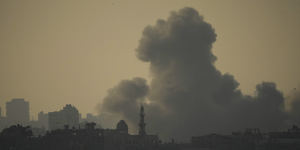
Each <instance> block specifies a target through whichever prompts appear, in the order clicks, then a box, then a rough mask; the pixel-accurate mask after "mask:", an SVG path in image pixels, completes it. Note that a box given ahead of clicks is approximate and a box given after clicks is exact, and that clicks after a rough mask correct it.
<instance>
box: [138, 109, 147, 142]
mask: <svg viewBox="0 0 300 150" xmlns="http://www.w3.org/2000/svg"><path fill="white" fill-rule="evenodd" d="M145 128H146V123H145V112H144V106H143V105H142V106H141V110H140V123H139V135H142V136H143V135H146V129H145Z"/></svg>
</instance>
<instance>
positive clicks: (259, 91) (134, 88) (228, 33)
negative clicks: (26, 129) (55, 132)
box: [0, 0, 300, 140]
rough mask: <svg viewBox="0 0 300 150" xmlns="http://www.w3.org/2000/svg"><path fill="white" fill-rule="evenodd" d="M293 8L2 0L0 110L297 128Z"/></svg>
mask: <svg viewBox="0 0 300 150" xmlns="http://www.w3.org/2000/svg"><path fill="white" fill-rule="evenodd" d="M158 6H159V7H158ZM154 10H155V11H154ZM299 15H300V2H299V1H296V0H288V1H280V0H275V1H273V2H272V3H270V2H269V1H267V0H263V1H259V0H255V1H247V0H243V1H239V0H228V1H221V0H220V1H213V2H212V1H209V0H202V1H198V0H172V1H171V0H166V1H164V2H160V1H158V0H154V1H147V2H141V1H138V0H132V1H128V2H124V1H119V0H101V1H88V2H82V1H76V0H75V1H68V0H66V1H58V0H57V1H55V0H54V1H51V2H41V1H38V0H32V1H28V2H23V1H22V2H17V1H14V0H12V1H1V2H0V20H2V21H3V24H0V33H2V34H0V74H1V77H0V83H1V84H0V106H1V107H2V109H3V110H2V112H8V113H7V116H8V120H9V118H13V117H12V116H13V115H11V114H17V115H16V116H19V117H20V118H19V119H18V120H25V122H27V121H29V122H30V124H32V125H34V126H39V127H40V126H46V122H47V120H48V124H47V126H48V128H51V129H57V128H61V127H62V126H63V125H64V124H68V125H71V126H74V125H77V124H78V123H79V122H80V114H79V113H81V114H82V116H86V121H88V120H95V121H100V122H102V123H103V125H104V124H105V125H104V126H108V127H112V126H114V124H116V123H117V122H118V121H119V120H124V122H126V126H127V125H128V126H130V127H131V128H130V129H129V132H131V133H136V132H139V133H140V134H141V135H143V134H146V132H145V130H144V128H145V127H147V128H148V127H149V128H148V130H147V132H148V131H149V132H158V133H159V134H160V136H161V137H162V138H168V137H174V138H176V139H179V140H184V139H187V138H188V137H191V136H193V135H204V134H207V133H220V134H228V133H229V132H231V131H233V130H241V129H244V128H246V127H253V128H259V129H261V130H262V131H263V132H269V131H281V130H283V129H286V128H288V127H290V126H292V125H294V124H296V125H297V124H300V119H299V118H300V87H299V84H300V78H299V77H300V70H299V66H298V64H300V59H298V58H299V57H300V51H299V47H300V45H299V44H300V43H299V42H298V41H299V39H300V30H299V26H300V19H299V18H300V17H299ZM14 97H21V98H24V99H25V100H26V101H24V100H21V99H19V100H18V99H17V100H12V105H11V107H10V102H7V101H10V100H11V99H13V98H14ZM29 103H30V106H29ZM5 104H7V105H6V106H7V108H8V109H7V110H5V109H6V107H4V105H5ZM70 104H72V105H70ZM19 106H20V107H19ZM21 106H22V107H21ZM141 106H142V107H141ZM11 108H13V109H11ZM144 108H145V110H144ZM11 110H14V111H11ZM16 110H20V111H16ZM11 112H12V113H11ZM48 112H49V113H48ZM88 113H90V114H88ZM3 114H5V113H3ZM29 114H30V115H29ZM145 114H147V117H148V116H150V118H151V120H149V121H148V120H147V119H146V120H145V121H144V117H145ZM10 116H11V117H10ZM138 116H140V120H139V117H138ZM31 117H32V118H31ZM33 118H35V119H33ZM36 118H38V120H43V121H34V120H36ZM30 119H32V120H33V121H32V120H31V121H30ZM2 120H5V118H4V119H2ZM18 120H17V121H18ZM17 121H16V120H13V119H11V122H14V123H15V122H17ZM8 122H9V121H8ZM22 122H24V121H22ZM41 122H43V123H41ZM137 122H140V123H139V124H137ZM145 122H147V126H146V123H145ZM121 126H125V123H121ZM16 128H18V126H17V127H16ZM255 132H256V131H255Z"/></svg>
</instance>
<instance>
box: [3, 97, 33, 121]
mask: <svg viewBox="0 0 300 150" xmlns="http://www.w3.org/2000/svg"><path fill="white" fill-rule="evenodd" d="M6 117H7V120H8V123H9V124H11V125H13V124H21V125H27V124H28V123H29V102H27V101H25V100H24V99H23V98H16V99H12V100H11V101H9V102H7V103H6Z"/></svg>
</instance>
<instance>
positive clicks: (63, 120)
mask: <svg viewBox="0 0 300 150" xmlns="http://www.w3.org/2000/svg"><path fill="white" fill-rule="evenodd" d="M66 125H67V126H69V127H78V125H79V112H78V110H77V108H75V107H74V106H72V105H71V104H67V105H66V106H65V107H64V108H63V109H62V110H60V111H55V112H49V113H48V127H49V129H50V130H55V129H62V128H64V126H66Z"/></svg>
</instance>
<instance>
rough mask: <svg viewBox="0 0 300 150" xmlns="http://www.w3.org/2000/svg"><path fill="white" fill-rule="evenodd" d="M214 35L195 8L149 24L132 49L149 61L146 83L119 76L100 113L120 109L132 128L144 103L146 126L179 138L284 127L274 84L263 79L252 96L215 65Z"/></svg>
mask: <svg viewBox="0 0 300 150" xmlns="http://www.w3.org/2000/svg"><path fill="white" fill-rule="evenodd" d="M216 37H217V35H216V33H215V31H214V29H213V28H212V26H211V25H210V24H209V23H207V22H205V21H204V19H203V17H202V16H200V15H199V14H198V12H197V11H196V10H195V9H193V8H183V9H181V10H179V11H178V12H172V13H171V15H170V17H169V18H168V19H167V20H158V21H157V23H156V24H155V25H154V26H147V27H146V28H145V29H144V32H143V35H142V38H141V40H140V43H139V46H138V48H137V49H136V52H137V57H138V59H140V60H141V61H143V62H147V63H150V73H151V76H152V80H151V83H150V85H149V88H148V86H147V85H146V81H145V80H144V79H141V78H136V79H133V80H125V81H121V83H120V84H119V85H117V86H116V87H114V88H112V89H111V90H110V91H109V93H108V95H107V97H106V98H105V99H104V103H103V105H102V108H103V109H102V111H101V112H110V113H114V114H119V115H120V116H122V117H124V118H125V119H126V120H128V121H129V122H131V124H132V125H135V126H131V128H135V129H136V128H137V121H138V115H137V113H138V107H139V105H140V104H141V103H144V105H145V110H146V121H147V130H148V131H149V132H152V133H159V135H160V136H162V137H164V138H166V137H168V138H169V137H174V138H176V139H178V140H187V139H188V138H189V137H190V136H193V135H202V134H206V133H212V132H218V133H229V132H231V131H235V130H240V129H244V128H246V127H258V128H261V129H263V130H278V129H281V128H282V127H284V126H285V123H286V121H287V120H288V116H287V113H286V112H285V111H284V98H283V95H282V93H281V92H279V91H278V90H277V88H276V85H275V84H274V83H271V82H263V83H261V84H259V85H257V87H256V95H255V96H253V97H252V96H247V95H243V94H242V93H241V91H240V90H239V89H238V86H239V83H238V82H237V81H236V80H235V79H234V77H233V76H232V75H230V74H222V73H221V72H220V71H219V70H217V69H216V67H215V65H214V62H215V61H216V60H217V58H216V57H215V56H214V55H213V53H212V44H213V43H214V42H215V41H216ZM145 97H147V100H145Z"/></svg>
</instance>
